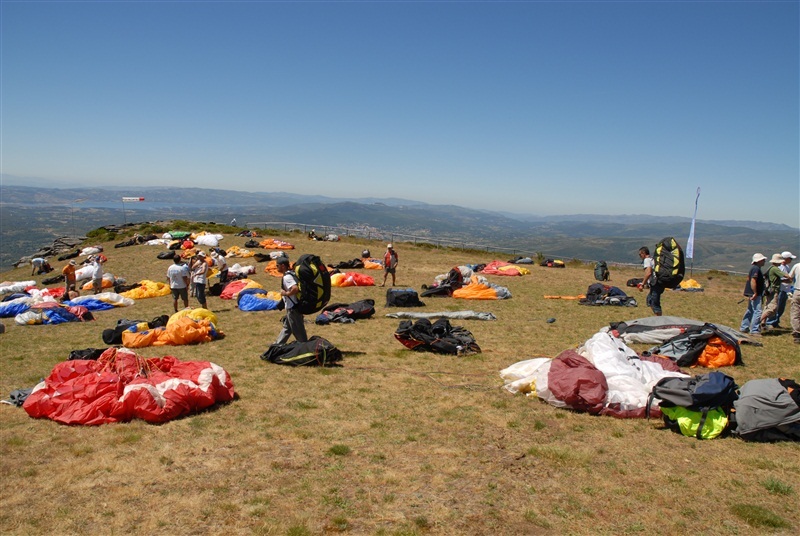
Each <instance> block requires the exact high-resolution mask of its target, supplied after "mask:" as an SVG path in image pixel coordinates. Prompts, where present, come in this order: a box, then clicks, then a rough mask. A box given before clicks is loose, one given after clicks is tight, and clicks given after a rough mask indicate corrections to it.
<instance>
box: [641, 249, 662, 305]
mask: <svg viewBox="0 0 800 536" xmlns="http://www.w3.org/2000/svg"><path fill="white" fill-rule="evenodd" d="M639 258H640V259H642V268H643V269H644V279H642V282H641V283H639V284H638V285H637V287H638V289H639V291H640V292H641V291H642V289H644V288H649V289H650V292H649V293H648V294H647V301H646V303H647V305H648V306H649V307H650V308H651V309H652V310H653V314H654V315H656V316H661V315H662V310H661V294H662V293H663V292H664V287H662V286H661V285H660V284H659V283H658V282H656V278H655V277H654V275H655V268H656V261H655V260H654V259H653V257H651V256H650V249H649V248H647V247H646V246H642V247H640V248H639Z"/></svg>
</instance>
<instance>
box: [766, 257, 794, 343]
mask: <svg viewBox="0 0 800 536" xmlns="http://www.w3.org/2000/svg"><path fill="white" fill-rule="evenodd" d="M769 263H770V264H771V265H772V266H770V267H769V270H767V273H766V274H764V280H765V281H764V298H765V300H764V311H763V312H762V313H761V331H762V332H763V331H769V330H771V329H773V327H772V326H768V325H767V321H768V320H771V319H773V318H775V317H776V316H777V314H778V300H779V298H778V296H779V294H780V291H781V284H783V283H787V284H788V283H789V282H791V279H790V278H789V275H788V273H787V272H784V271H783V270H781V269H780V266H781V265H783V256H782V255H781V254H780V253H776V254H774V255H773V256H772V258H771V259H770V261H769Z"/></svg>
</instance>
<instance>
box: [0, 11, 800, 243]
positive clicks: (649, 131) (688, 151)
mask: <svg viewBox="0 0 800 536" xmlns="http://www.w3.org/2000/svg"><path fill="white" fill-rule="evenodd" d="M1 9H2V125H1V126H2V133H1V134H2V173H3V174H4V175H7V176H16V177H35V178H37V179H31V180H30V181H29V183H30V184H34V185H35V184H45V182H44V180H49V181H60V182H56V183H55V184H63V185H65V186H72V185H78V184H79V185H94V184H109V185H114V186H120V185H130V186H131V191H130V194H131V195H136V187H137V186H153V185H171V186H186V187H189V186H196V187H204V188H205V187H208V188H229V189H234V190H242V191H262V192H277V191H287V192H294V193H316V194H322V195H328V196H333V197H342V196H346V197H362V196H363V197H368V196H371V197H375V196H377V197H402V198H407V199H415V200H421V201H427V202H429V203H434V204H455V205H462V206H466V207H475V208H487V209H491V210H502V211H509V212H519V213H529V214H538V215H549V214H575V213H594V214H642V213H651V214H654V215H665V216H666V215H669V216H687V217H691V215H692V212H693V210H694V199H695V191H696V189H697V187H698V186H699V187H701V188H702V195H701V197H700V204H699V211H698V218H700V219H747V220H761V221H772V222H779V223H785V224H789V225H792V226H795V227H797V226H800V215H799V214H800V179H799V178H798V176H799V174H800V168H799V163H798V162H799V160H800V157H799V156H798V154H799V152H800V149H799V147H800V137H799V136H798V130H799V127H798V124H799V123H800V111H799V109H798V107H799V103H800V91H799V90H798V80H799V79H800V74H799V73H800V31H799V29H798V28H800V10H799V9H798V2H797V1H788V2H769V1H758V2H671V1H669V2H646V1H644V2H569V1H567V2H524V1H523V2H520V1H518V2H358V1H353V2H91V1H85V2H31V1H28V2H9V1H5V0H3V2H2V6H1ZM40 179H42V180H40ZM6 181H8V178H6Z"/></svg>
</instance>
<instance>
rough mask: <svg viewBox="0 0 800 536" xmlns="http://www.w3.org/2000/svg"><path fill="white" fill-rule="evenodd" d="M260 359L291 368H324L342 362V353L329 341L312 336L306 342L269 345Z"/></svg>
mask: <svg viewBox="0 0 800 536" xmlns="http://www.w3.org/2000/svg"><path fill="white" fill-rule="evenodd" d="M261 359H263V360H264V361H269V362H270V363H275V364H276V365H289V366H291V367H303V366H305V367H325V366H330V365H333V364H334V363H336V362H337V361H341V360H342V352H341V351H340V350H339V349H338V348H336V347H335V346H334V345H333V344H331V342H330V341H328V340H327V339H323V338H322V337H317V336H316V335H315V336H312V337H311V338H310V339H308V340H307V341H306V342H298V341H294V342H290V343H288V344H271V345H270V346H269V348H267V351H266V352H264V353H263V354H261Z"/></svg>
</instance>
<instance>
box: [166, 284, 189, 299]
mask: <svg viewBox="0 0 800 536" xmlns="http://www.w3.org/2000/svg"><path fill="white" fill-rule="evenodd" d="M169 290H170V292H172V297H173V298H174V299H175V300H177V299H178V298H180V299H182V300H188V299H189V289H188V288H186V287H183V288H171V289H169Z"/></svg>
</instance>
